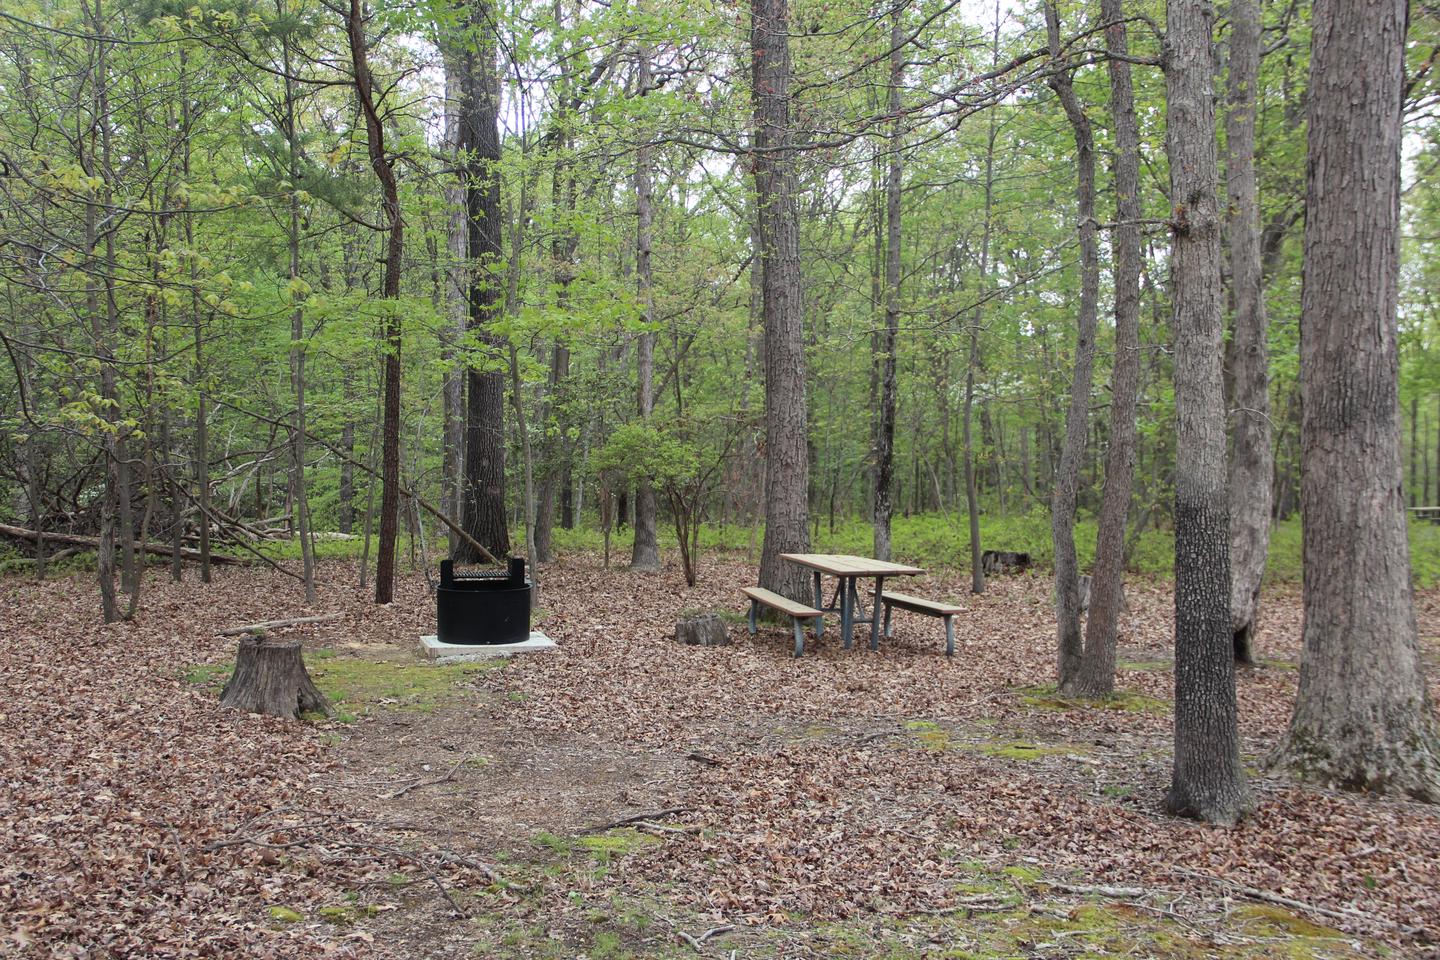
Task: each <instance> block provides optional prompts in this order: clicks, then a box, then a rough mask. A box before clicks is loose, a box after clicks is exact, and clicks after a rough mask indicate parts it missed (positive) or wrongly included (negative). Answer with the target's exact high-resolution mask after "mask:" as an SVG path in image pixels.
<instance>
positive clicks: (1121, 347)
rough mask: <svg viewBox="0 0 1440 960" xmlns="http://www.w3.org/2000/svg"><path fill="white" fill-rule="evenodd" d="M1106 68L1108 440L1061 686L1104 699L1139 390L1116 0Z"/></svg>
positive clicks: (1127, 84) (1128, 129)
mask: <svg viewBox="0 0 1440 960" xmlns="http://www.w3.org/2000/svg"><path fill="white" fill-rule="evenodd" d="M1100 17H1101V19H1102V20H1104V21H1105V23H1106V24H1107V26H1106V28H1105V49H1106V51H1107V52H1109V53H1110V54H1112V58H1111V59H1110V60H1108V61H1107V66H1108V68H1109V73H1110V112H1111V114H1112V116H1113V117H1114V118H1115V119H1114V123H1115V219H1116V221H1117V226H1116V228H1115V231H1114V232H1113V233H1112V234H1111V237H1110V248H1111V250H1112V251H1113V252H1114V258H1115V265H1114V274H1115V360H1114V363H1113V366H1112V370H1111V388H1110V446H1109V448H1108V449H1107V450H1106V451H1105V490H1104V493H1103V494H1102V495H1101V499H1100V530H1099V534H1098V536H1097V538H1096V542H1095V565H1094V567H1093V568H1092V569H1091V572H1090V577H1091V578H1090V607H1089V612H1088V613H1087V614H1086V617H1085V650H1084V654H1083V655H1082V657H1081V659H1080V663H1079V664H1078V665H1077V668H1076V671H1075V673H1074V674H1073V675H1072V676H1071V678H1070V680H1069V682H1068V683H1066V684H1062V686H1061V691H1062V692H1063V693H1065V694H1066V695H1068V696H1078V697H1105V696H1109V695H1110V694H1111V693H1113V692H1114V691H1115V646H1116V640H1117V634H1118V631H1119V625H1120V612H1121V610H1123V609H1124V606H1125V523H1126V518H1127V516H1128V515H1129V512H1130V493H1131V486H1132V483H1133V480H1134V470H1135V434H1136V425H1135V416H1136V401H1137V398H1138V396H1139V393H1140V223H1139V221H1140V128H1139V124H1138V122H1137V120H1136V117H1135V91H1134V85H1133V83H1132V82H1131V79H1130V64H1129V63H1128V62H1127V61H1126V60H1125V59H1124V58H1125V57H1126V56H1127V55H1128V54H1129V43H1128V38H1127V36H1126V28H1125V21H1124V11H1123V9H1122V0H1101V4H1100Z"/></svg>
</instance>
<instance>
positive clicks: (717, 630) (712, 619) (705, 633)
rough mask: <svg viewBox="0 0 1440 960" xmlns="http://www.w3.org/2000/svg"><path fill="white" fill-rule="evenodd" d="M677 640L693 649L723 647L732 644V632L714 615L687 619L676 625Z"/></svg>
mask: <svg viewBox="0 0 1440 960" xmlns="http://www.w3.org/2000/svg"><path fill="white" fill-rule="evenodd" d="M675 639H676V640H679V641H680V642H681V643H683V644H686V645H688V646H692V647H723V646H727V645H728V644H729V643H730V630H729V628H727V627H726V626H725V621H724V620H722V619H720V618H719V617H717V616H715V615H714V614H713V613H711V614H705V615H704V616H699V617H686V618H685V619H684V620H681V621H680V622H679V623H677V624H675Z"/></svg>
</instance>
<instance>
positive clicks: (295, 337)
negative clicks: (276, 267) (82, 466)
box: [277, 10, 318, 606]
mask: <svg viewBox="0 0 1440 960" xmlns="http://www.w3.org/2000/svg"><path fill="white" fill-rule="evenodd" d="M277 12H279V13H283V10H281V11H277ZM280 49H281V57H282V59H281V63H282V66H283V67H284V70H285V77H284V79H283V83H284V88H285V103H284V107H283V109H284V114H283V116H282V118H281V119H282V124H281V127H282V131H283V133H284V136H285V152H286V163H287V165H288V168H289V176H288V179H289V193H290V196H289V203H288V207H289V215H290V216H289V221H288V223H287V224H286V227H287V229H286V241H287V246H288V250H289V254H290V286H289V289H288V291H287V292H288V294H289V296H290V299H291V301H292V302H293V303H294V308H293V309H292V310H291V312H290V391H291V394H292V396H293V397H294V399H295V412H294V416H293V423H292V426H291V428H290V492H291V496H290V501H291V503H293V504H294V513H295V517H296V519H297V520H298V523H297V527H298V529H299V531H300V564H301V573H302V576H303V577H304V579H305V602H306V603H307V604H309V605H312V606H313V605H314V604H315V603H316V601H317V600H318V597H317V596H316V593H315V544H314V541H313V540H312V539H311V536H310V499H309V496H308V495H307V492H306V489H305V433H306V430H307V429H308V427H307V424H306V422H305V420H306V417H305V308H304V307H303V305H302V300H303V294H302V293H301V289H300V194H299V189H300V138H299V131H298V130H297V129H296V125H295V82H294V81H293V80H292V79H291V77H292V76H293V74H294V70H293V68H292V65H291V62H290V60H291V57H290V41H289V39H288V38H287V37H283V36H282V38H281V41H280Z"/></svg>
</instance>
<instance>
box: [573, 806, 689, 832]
mask: <svg viewBox="0 0 1440 960" xmlns="http://www.w3.org/2000/svg"><path fill="white" fill-rule="evenodd" d="M690 810H691V808H690V807H666V808H665V809H664V810H651V811H649V812H648V813H637V814H635V816H633V817H622V818H620V819H619V820H615V821H612V822H611V823H601V824H596V825H595V826H593V827H586V828H585V829H583V830H580V831H578V832H579V833H603V832H604V831H606V830H614V829H615V828H616V827H625V826H629V825H630V824H632V823H639V822H641V821H642V820H658V819H660V818H661V817H670V816H674V815H675V814H677V813H689V812H690Z"/></svg>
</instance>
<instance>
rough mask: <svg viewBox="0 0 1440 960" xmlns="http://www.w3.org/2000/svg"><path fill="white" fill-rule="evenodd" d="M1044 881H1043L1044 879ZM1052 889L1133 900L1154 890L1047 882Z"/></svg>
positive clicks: (1113, 898)
mask: <svg viewBox="0 0 1440 960" xmlns="http://www.w3.org/2000/svg"><path fill="white" fill-rule="evenodd" d="M1042 882H1043V881H1042ZM1045 885H1046V886H1047V887H1049V888H1050V889H1051V890H1059V891H1060V892H1061V893H1078V894H1082V895H1092V894H1093V895H1095V896H1100V897H1109V898H1111V899H1112V900H1133V899H1135V898H1137V897H1143V896H1146V895H1147V894H1149V893H1151V892H1152V891H1150V890H1146V889H1145V888H1144V887H1109V886H1105V885H1103V884H1099V885H1092V884H1083V883H1046V884H1045Z"/></svg>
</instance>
